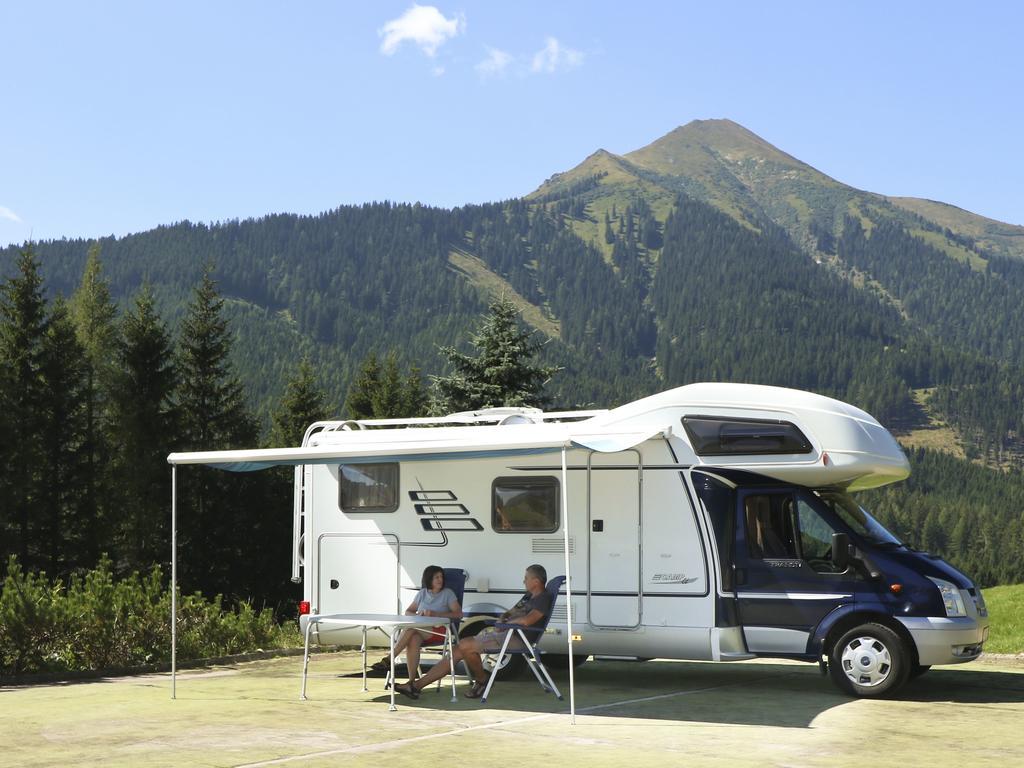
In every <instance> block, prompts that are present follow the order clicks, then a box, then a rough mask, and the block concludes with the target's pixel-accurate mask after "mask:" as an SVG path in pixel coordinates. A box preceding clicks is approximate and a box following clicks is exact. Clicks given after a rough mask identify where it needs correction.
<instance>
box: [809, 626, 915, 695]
mask: <svg viewBox="0 0 1024 768" xmlns="http://www.w3.org/2000/svg"><path fill="white" fill-rule="evenodd" d="M910 666H911V660H910V654H909V652H908V651H907V647H906V645H905V644H904V642H903V639H902V638H900V636H899V635H897V634H896V633H895V632H894V631H893V630H891V629H890V628H889V627H887V626H885V625H884V624H875V623H869V624H861V625H860V626H858V627H854V628H853V629H851V630H850V631H849V632H846V633H845V634H843V636H842V637H840V638H839V640H837V641H836V642H835V643H834V644H833V645H832V648H831V650H830V652H829V657H828V668H829V672H830V673H831V675H832V681H833V682H834V683H835V684H836V685H837V686H839V688H841V689H842V690H844V691H846V692H847V693H850V694H852V695H854V696H862V697H879V696H885V695H887V694H890V693H892V692H893V691H895V690H896V689H897V688H899V687H900V686H901V685H903V684H904V683H905V682H906V681H907V678H908V677H909V676H910Z"/></svg>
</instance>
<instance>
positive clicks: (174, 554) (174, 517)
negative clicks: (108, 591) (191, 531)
mask: <svg viewBox="0 0 1024 768" xmlns="http://www.w3.org/2000/svg"><path fill="white" fill-rule="evenodd" d="M177 684H178V467H177V465H176V464H171V698H172V699H176V698H178V696H177Z"/></svg>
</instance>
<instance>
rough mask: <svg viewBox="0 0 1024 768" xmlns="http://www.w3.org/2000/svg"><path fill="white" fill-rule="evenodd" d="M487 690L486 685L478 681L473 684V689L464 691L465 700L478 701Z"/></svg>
mask: <svg viewBox="0 0 1024 768" xmlns="http://www.w3.org/2000/svg"><path fill="white" fill-rule="evenodd" d="M486 690H487V683H481V682H480V681H479V680H476V681H474V682H473V687H472V688H470V689H469V690H468V691H466V694H465V696H466V698H467V699H479V698H480V697H481V696H483V695H484V691H486Z"/></svg>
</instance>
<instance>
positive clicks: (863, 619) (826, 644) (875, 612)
mask: <svg viewBox="0 0 1024 768" xmlns="http://www.w3.org/2000/svg"><path fill="white" fill-rule="evenodd" d="M866 623H874V624H881V625H882V626H884V627H888V628H889V629H891V630H892V631H893V632H895V633H896V635H897V636H898V637H899V638H900V640H902V641H903V645H904V647H905V648H906V649H907V653H909V654H910V661H911V664H912V665H916V664H918V663H919V657H918V653H917V643H915V642H914V638H913V637H912V636H911V635H910V632H909V631H908V630H907V628H906V627H905V626H903V624H902V623H900V622H899V621H898V620H897V619H895V618H893V617H892V615H891V614H889V613H886V612H885V611H883V610H882V609H881V607H880V606H879V607H871V606H865V605H849V606H842V607H840V608H838V609H837V610H835V611H833V612H832V613H830V614H829V615H828V616H826V617H825V618H824V619H823V620H822V622H821V623H820V624H819V625H818V627H817V629H816V630H815V631H814V634H813V635H812V636H811V639H810V641H809V642H808V646H807V652H808V654H810V655H812V656H814V657H815V658H816V659H820V658H821V657H822V656H823V655H826V654H827V653H828V651H829V649H830V648H831V647H832V644H833V643H834V642H835V641H836V639H837V638H839V637H841V636H842V635H843V634H845V633H846V632H848V631H849V630H851V629H853V628H854V627H856V626H857V625H859V624H866Z"/></svg>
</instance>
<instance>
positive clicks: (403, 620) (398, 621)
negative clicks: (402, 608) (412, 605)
mask: <svg viewBox="0 0 1024 768" xmlns="http://www.w3.org/2000/svg"><path fill="white" fill-rule="evenodd" d="M306 621H309V622H313V623H315V624H336V625H338V626H342V627H381V628H385V627H413V626H425V627H437V626H443V625H445V624H446V623H448V621H449V619H447V618H445V617H443V616H410V615H409V614H405V613H315V614H310V615H309V616H308V617H307V618H306Z"/></svg>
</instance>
